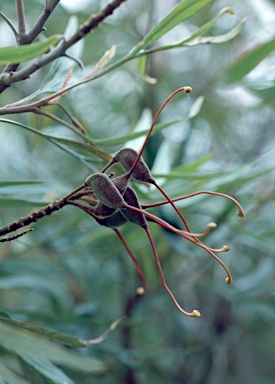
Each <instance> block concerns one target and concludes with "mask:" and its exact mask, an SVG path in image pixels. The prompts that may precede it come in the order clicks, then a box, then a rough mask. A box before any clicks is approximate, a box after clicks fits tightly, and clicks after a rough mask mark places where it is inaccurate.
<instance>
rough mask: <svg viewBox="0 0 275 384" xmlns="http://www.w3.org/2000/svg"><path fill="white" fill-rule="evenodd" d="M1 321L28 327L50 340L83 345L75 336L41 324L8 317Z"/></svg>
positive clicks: (75, 345)
mask: <svg viewBox="0 0 275 384" xmlns="http://www.w3.org/2000/svg"><path fill="white" fill-rule="evenodd" d="M0 321H1V322H4V323H7V324H10V325H13V326H16V327H18V328H22V329H26V330H28V331H31V332H33V333H36V334H38V335H41V336H44V337H45V338H47V339H48V340H52V341H56V342H58V343H60V344H64V345H67V346H70V347H77V348H79V347H83V343H82V342H81V341H80V340H79V339H77V338H76V337H74V336H71V335H68V334H66V333H62V332H56V331H54V330H52V329H49V328H45V327H41V326H39V325H35V324H30V323H26V322H24V321H20V320H14V319H11V318H7V317H2V316H1V317H0Z"/></svg>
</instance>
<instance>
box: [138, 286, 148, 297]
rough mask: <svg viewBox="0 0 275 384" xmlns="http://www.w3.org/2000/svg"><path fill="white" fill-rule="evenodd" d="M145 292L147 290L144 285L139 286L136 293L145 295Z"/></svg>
mask: <svg viewBox="0 0 275 384" xmlns="http://www.w3.org/2000/svg"><path fill="white" fill-rule="evenodd" d="M145 292H146V290H145V289H144V288H143V287H138V288H137V289H136V295H137V296H143V295H145Z"/></svg>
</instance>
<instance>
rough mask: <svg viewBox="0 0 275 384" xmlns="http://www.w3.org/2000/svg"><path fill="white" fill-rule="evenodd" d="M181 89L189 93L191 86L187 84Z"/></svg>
mask: <svg viewBox="0 0 275 384" xmlns="http://www.w3.org/2000/svg"><path fill="white" fill-rule="evenodd" d="M183 90H184V92H185V93H190V92H191V91H192V88H191V87H189V86H186V87H183Z"/></svg>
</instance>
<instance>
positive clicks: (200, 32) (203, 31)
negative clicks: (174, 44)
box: [184, 8, 234, 43]
mask: <svg viewBox="0 0 275 384" xmlns="http://www.w3.org/2000/svg"><path fill="white" fill-rule="evenodd" d="M225 13H229V14H230V15H234V11H233V10H232V9H231V8H223V9H222V10H221V11H220V12H219V13H218V15H217V16H216V17H214V19H212V20H210V21H208V23H206V24H204V25H203V26H202V27H200V28H198V29H197V30H196V31H195V32H194V33H193V34H192V35H191V36H190V37H189V38H188V39H186V40H184V42H185V43H187V42H189V41H192V40H194V39H196V38H197V37H202V36H204V35H205V34H206V33H207V32H208V31H210V29H211V28H212V27H213V26H214V25H215V24H216V23H217V21H218V20H219V19H220V18H221V17H222V16H223V15H224V14H225Z"/></svg>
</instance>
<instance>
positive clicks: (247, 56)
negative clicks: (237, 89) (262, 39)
mask: <svg viewBox="0 0 275 384" xmlns="http://www.w3.org/2000/svg"><path fill="white" fill-rule="evenodd" d="M274 50H275V38H273V39H272V40H269V41H267V42H266V43H264V44H262V45H259V46H258V47H256V48H254V49H252V50H251V51H249V52H246V53H244V54H243V55H241V56H240V57H239V58H238V59H237V60H236V61H235V62H234V63H233V64H232V66H231V67H230V68H228V69H227V71H226V72H225V74H224V75H223V79H224V80H225V81H226V82H227V83H233V82H235V81H239V80H241V79H242V78H243V77H244V76H245V75H247V74H248V73H249V72H250V71H252V69H254V68H255V67H256V66H257V65H258V64H259V63H260V62H261V61H262V60H263V59H264V58H266V57H267V56H268V55H269V54H270V53H271V52H272V51H274Z"/></svg>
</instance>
